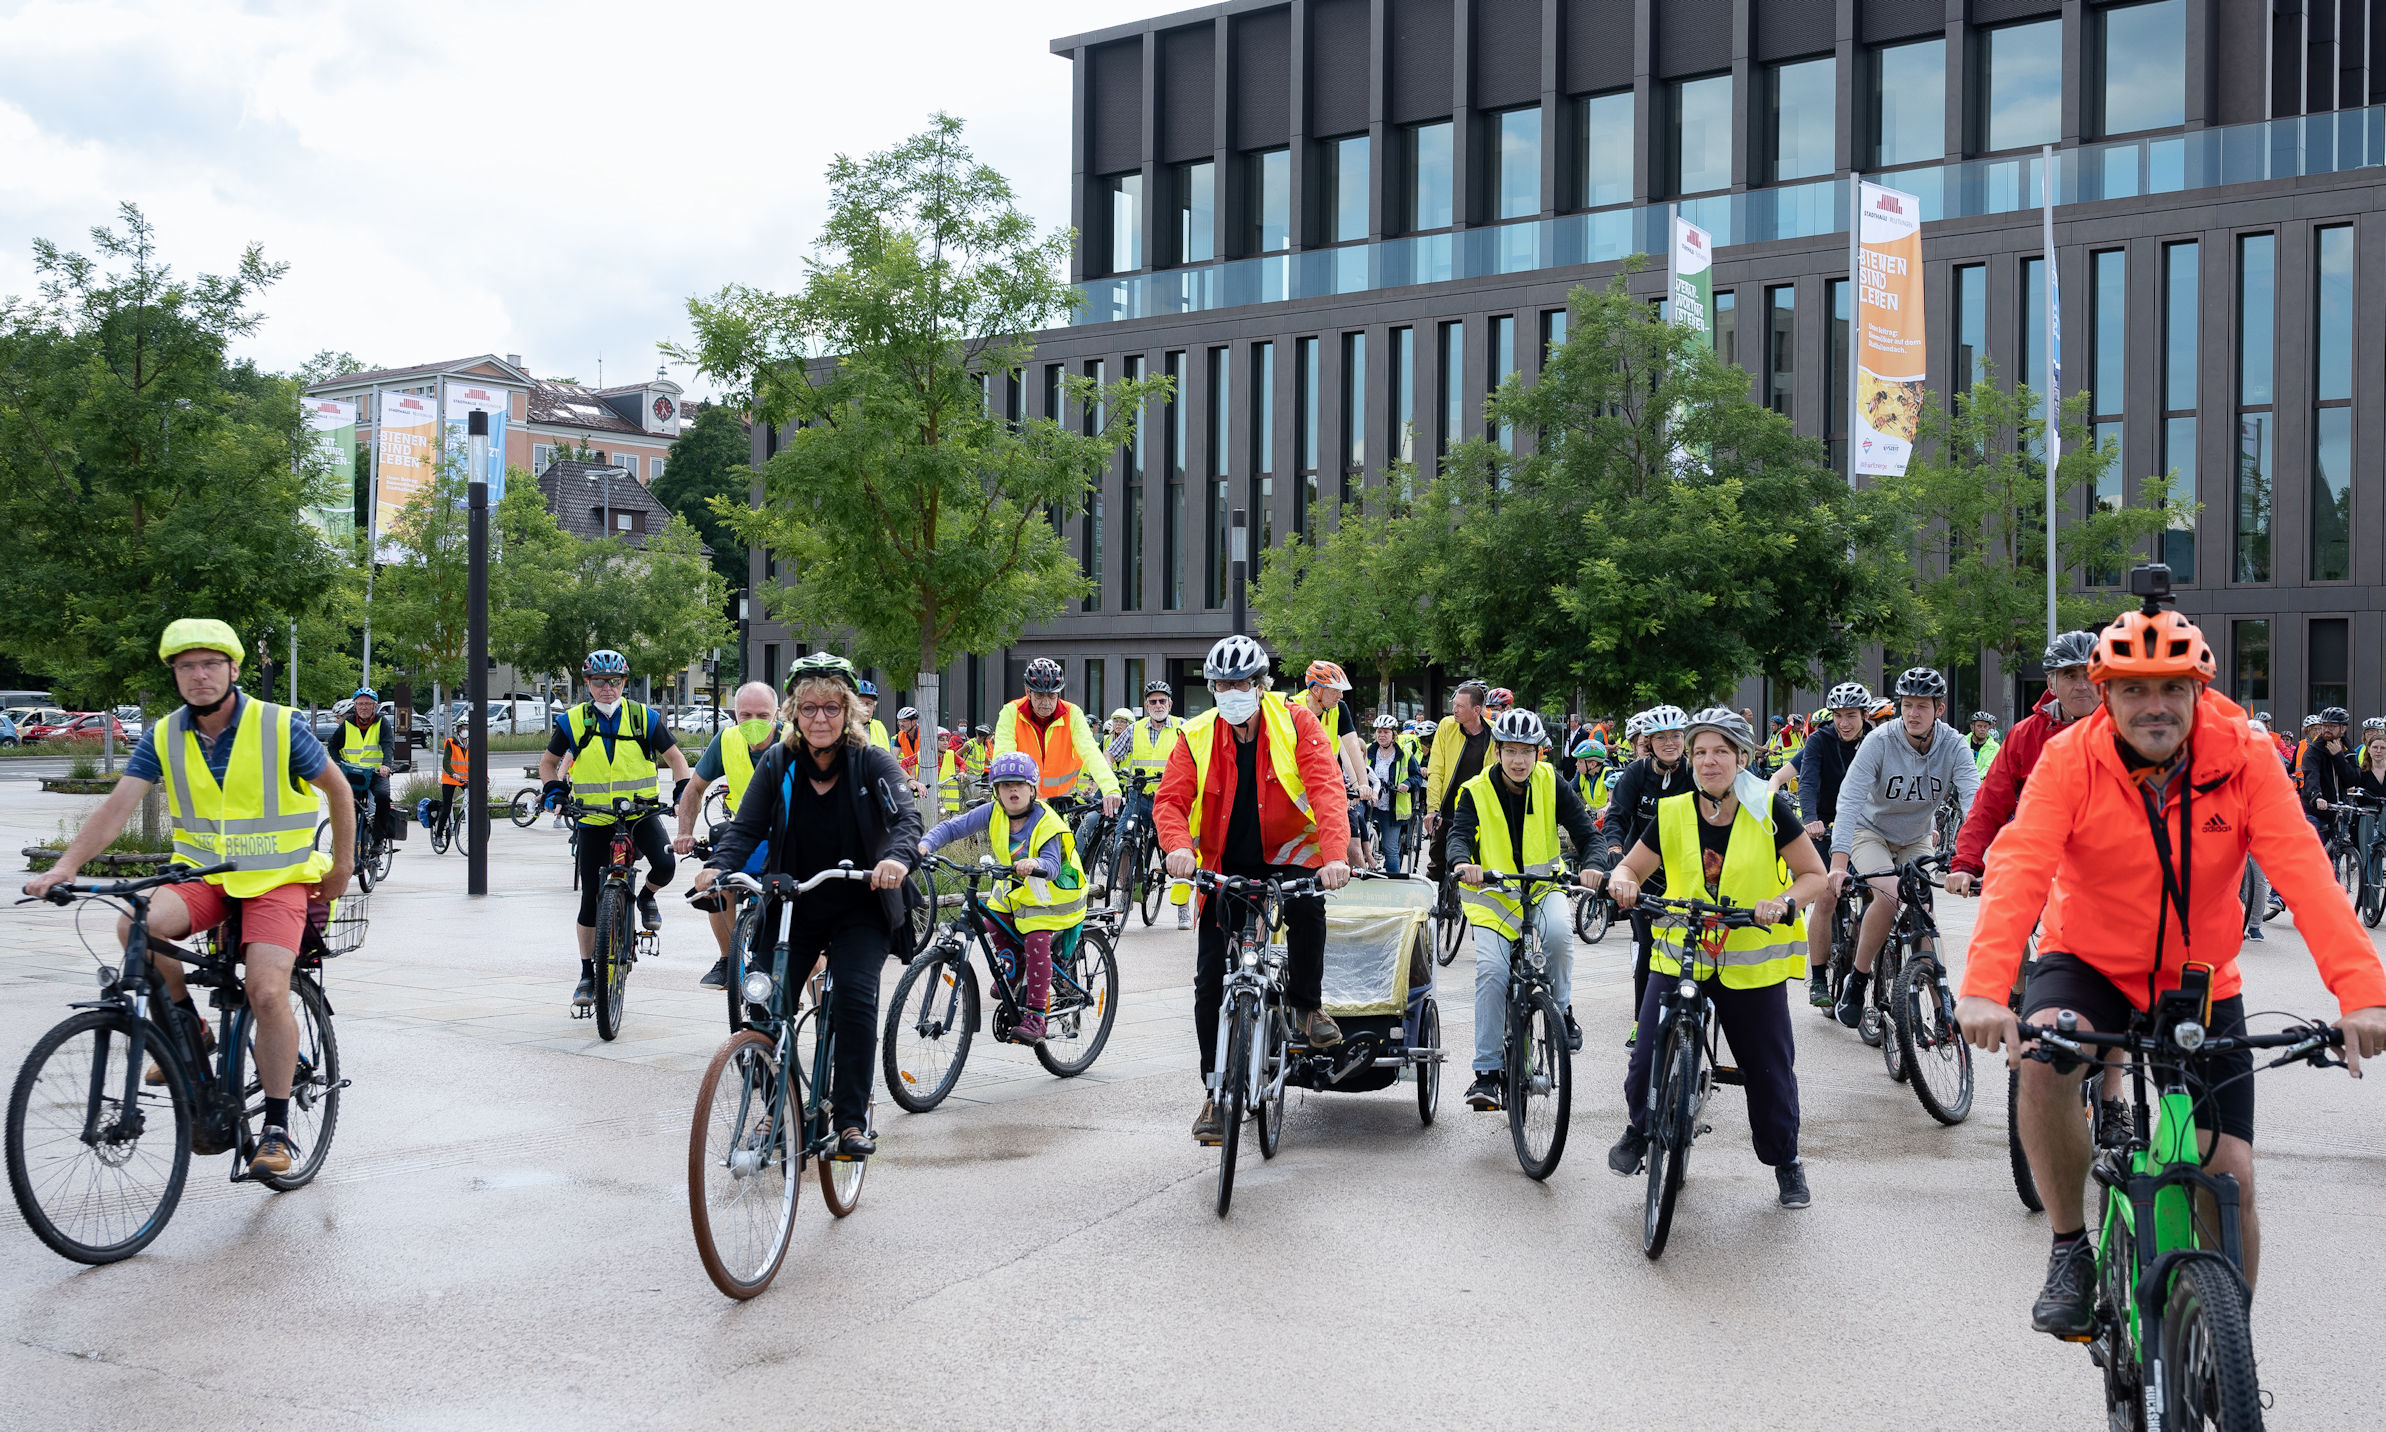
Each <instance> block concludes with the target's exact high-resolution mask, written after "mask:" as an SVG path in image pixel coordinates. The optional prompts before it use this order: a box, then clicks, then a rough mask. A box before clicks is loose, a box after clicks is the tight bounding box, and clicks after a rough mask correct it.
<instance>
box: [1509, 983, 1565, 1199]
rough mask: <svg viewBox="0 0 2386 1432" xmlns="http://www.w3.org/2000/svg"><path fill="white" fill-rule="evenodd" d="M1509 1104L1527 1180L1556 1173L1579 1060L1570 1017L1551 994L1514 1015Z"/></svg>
mask: <svg viewBox="0 0 2386 1432" xmlns="http://www.w3.org/2000/svg"><path fill="white" fill-rule="evenodd" d="M1507 1103H1508V1136H1509V1138H1510V1139H1511V1140H1513V1141H1514V1142H1515V1145H1516V1162H1517V1163H1519V1164H1521V1165H1523V1167H1524V1172H1525V1175H1526V1177H1528V1178H1537V1179H1540V1178H1547V1177H1549V1176H1550V1175H1551V1174H1553V1173H1555V1172H1557V1166H1558V1160H1559V1159H1560V1158H1562V1157H1564V1156H1565V1153H1566V1119H1567V1116H1568V1114H1569V1113H1570V1111H1571V1110H1572V1109H1573V1106H1574V1057H1573V1055H1572V1054H1571V1053H1570V1052H1569V1051H1568V1050H1567V1047H1566V1017H1565V1016H1564V1015H1563V1014H1561V1013H1560V1012H1559V1010H1558V1005H1557V1001H1556V1000H1554V999H1551V998H1550V997H1549V995H1548V994H1547V993H1546V992H1537V993H1535V994H1534V996H1533V999H1532V1002H1531V1003H1530V1004H1528V1005H1526V1006H1525V1007H1524V1008H1523V1009H1522V1010H1520V1011H1519V1010H1514V1009H1513V1008H1512V1009H1511V1012H1510V1014H1509V1020H1508V1100H1507Z"/></svg>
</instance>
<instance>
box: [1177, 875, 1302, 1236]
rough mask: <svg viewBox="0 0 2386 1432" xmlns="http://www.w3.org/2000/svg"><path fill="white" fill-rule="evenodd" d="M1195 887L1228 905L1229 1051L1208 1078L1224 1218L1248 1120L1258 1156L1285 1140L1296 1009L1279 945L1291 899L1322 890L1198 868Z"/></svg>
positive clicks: (1225, 1006)
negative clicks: (1287, 990) (1289, 998)
mask: <svg viewBox="0 0 2386 1432" xmlns="http://www.w3.org/2000/svg"><path fill="white" fill-rule="evenodd" d="M1188 879H1189V880H1190V882H1191V883H1192V884H1193V885H1194V886H1196V887H1197V888H1199V889H1200V890H1202V891H1203V892H1204V893H1205V895H1206V896H1207V897H1208V898H1210V899H1213V900H1224V901H1225V902H1226V907H1225V914H1224V921H1225V928H1226V988H1225V992H1224V994H1223V995H1222V996H1221V1000H1220V1005H1219V1014H1218V1034H1219V1039H1220V1042H1221V1043H1222V1044H1223V1045H1224V1048H1223V1049H1221V1050H1220V1051H1219V1059H1218V1068H1217V1071H1216V1072H1215V1073H1213V1074H1212V1075H1211V1076H1210V1097H1211V1099H1212V1100H1213V1101H1214V1102H1215V1104H1216V1108H1217V1115H1218V1216H1219V1217H1220V1218H1224V1217H1225V1216H1226V1212H1227V1210H1228V1209H1229V1208H1230V1207H1232V1206H1233V1204H1234V1169H1235V1160H1236V1158H1237V1157H1238V1156H1239V1154H1240V1153H1241V1149H1242V1139H1243V1121H1244V1120H1245V1119H1252V1120H1254V1121H1256V1122H1257V1124H1258V1126H1259V1154H1260V1157H1261V1158H1263V1159H1272V1158H1274V1157H1275V1156H1276V1147H1277V1145H1278V1143H1279V1142H1281V1141H1282V1139H1283V1137H1284V1082H1285V1076H1286V1074H1287V1073H1288V1072H1289V1070H1290V1068H1291V1059H1290V1055H1291V1052H1292V1038H1293V1036H1292V1025H1293V1012H1292V1008H1291V1006H1290V1005H1289V1004H1288V1003H1287V1002H1286V1000H1285V996H1284V954H1283V952H1282V947H1281V946H1279V945H1277V944H1276V943H1275V938H1274V937H1275V933H1276V930H1277V927H1278V926H1279V925H1281V924H1282V923H1283V918H1284V900H1285V897H1286V896H1290V895H1301V894H1307V893H1310V892H1314V891H1316V890H1317V889H1318V888H1319V887H1318V884H1317V880H1316V878H1315V877H1314V876H1302V877H1301V878H1299V879H1295V880H1286V879H1283V878H1281V877H1278V876H1272V875H1271V876H1243V875H1224V874H1221V873H1219V872H1218V871H1215V870H1195V871H1194V872H1193V874H1192V875H1191V876H1189V877H1188Z"/></svg>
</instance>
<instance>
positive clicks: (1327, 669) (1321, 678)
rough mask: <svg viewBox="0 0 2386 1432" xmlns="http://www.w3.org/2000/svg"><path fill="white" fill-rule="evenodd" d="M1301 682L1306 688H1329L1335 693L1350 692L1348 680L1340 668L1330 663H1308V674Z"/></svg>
mask: <svg viewBox="0 0 2386 1432" xmlns="http://www.w3.org/2000/svg"><path fill="white" fill-rule="evenodd" d="M1303 682H1304V684H1305V685H1308V686H1331V687H1332V688H1334V689H1335V690H1336V691H1348V690H1350V678H1349V677H1347V676H1345V675H1343V674H1342V668H1341V667H1339V666H1336V665H1335V664H1334V663H1332V662H1330V661H1313V662H1310V663H1309V674H1308V675H1307V676H1306V677H1305V678H1303Z"/></svg>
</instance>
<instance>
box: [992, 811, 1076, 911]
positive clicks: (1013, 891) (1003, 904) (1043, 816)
mask: <svg viewBox="0 0 2386 1432" xmlns="http://www.w3.org/2000/svg"><path fill="white" fill-rule="evenodd" d="M1054 836H1058V837H1060V879H1058V880H1046V879H1044V878H1043V877H1042V876H1029V877H1028V878H1027V879H1025V880H1022V881H1018V882H1016V883H1013V884H1008V885H1003V886H998V887H997V888H996V889H995V890H994V891H993V893H992V894H990V895H989V896H988V897H987V899H986V906H987V908H988V909H992V910H1002V911H1006V912H1008V913H1009V914H1010V916H1011V918H1012V920H1013V921H1014V922H1016V923H1017V924H1018V926H1019V928H1020V930H1022V931H1033V930H1066V929H1068V928H1070V927H1071V926H1073V925H1081V924H1083V923H1085V872H1084V870H1083V869H1081V868H1080V867H1079V866H1078V864H1077V839H1076V837H1074V836H1072V835H1070V834H1069V827H1068V823H1067V822H1065V821H1063V820H1062V819H1061V818H1060V817H1059V816H1057V815H1055V814H1053V812H1052V807H1050V806H1048V805H1046V804H1044V803H1043V802H1042V801H1037V802H1036V818H1035V824H1034V825H1033V826H1032V827H1031V828H1030V829H1029V831H1028V836H1027V843H1026V845H1025V846H1019V845H1015V844H1014V843H1013V842H1012V840H1011V816H1010V812H1008V811H1006V810H1004V809H1003V808H1002V802H1000V801H996V802H995V803H994V807H993V809H992V810H990V811H988V812H987V816H986V840H987V843H988V845H989V846H990V847H991V848H992V849H993V851H994V853H995V857H996V858H997V859H999V860H1001V861H1002V863H1003V864H1005V865H1016V864H1017V863H1018V862H1020V861H1022V860H1030V859H1033V858H1034V857H1035V853H1036V852H1037V851H1039V850H1042V849H1043V848H1044V846H1045V844H1046V842H1048V841H1050V840H1051V839H1052V838H1053V837H1054Z"/></svg>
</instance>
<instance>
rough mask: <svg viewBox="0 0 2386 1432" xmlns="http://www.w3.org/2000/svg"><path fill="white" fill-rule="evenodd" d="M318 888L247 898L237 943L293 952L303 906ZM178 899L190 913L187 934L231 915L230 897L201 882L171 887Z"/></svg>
mask: <svg viewBox="0 0 2386 1432" xmlns="http://www.w3.org/2000/svg"><path fill="white" fill-rule="evenodd" d="M319 888H320V887H318V886H314V885H296V884H293V885H276V886H275V887H274V888H272V889H271V890H268V891H266V892H265V893H264V894H262V895H255V896H251V897H250V898H248V899H246V900H243V901H241V902H239V903H240V942H241V943H242V944H244V945H277V946H279V947H281V948H282V949H285V950H290V951H293V952H295V951H296V950H297V949H298V944H299V940H300V938H301V937H302V936H303V935H304V934H305V932H306V927H307V903H308V901H310V900H311V899H313V897H314V895H315V892H316V891H317V889H319ZM174 893H175V895H177V896H178V897H180V898H181V900H182V908H183V909H185V910H187V911H189V912H190V917H191V933H192V934H194V935H196V934H198V933H199V932H200V931H202V930H212V929H214V928H215V927H216V926H218V925H221V924H222V923H224V921H225V920H227V919H229V918H230V917H231V914H232V904H233V900H232V897H231V896H229V895H226V894H225V893H224V887H223V886H221V885H211V884H208V883H207V882H206V881H203V880H190V881H185V882H184V883H182V884H180V885H177V886H175V887H174Z"/></svg>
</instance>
